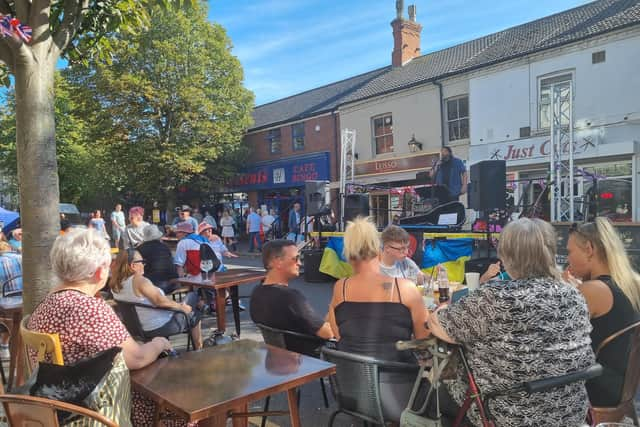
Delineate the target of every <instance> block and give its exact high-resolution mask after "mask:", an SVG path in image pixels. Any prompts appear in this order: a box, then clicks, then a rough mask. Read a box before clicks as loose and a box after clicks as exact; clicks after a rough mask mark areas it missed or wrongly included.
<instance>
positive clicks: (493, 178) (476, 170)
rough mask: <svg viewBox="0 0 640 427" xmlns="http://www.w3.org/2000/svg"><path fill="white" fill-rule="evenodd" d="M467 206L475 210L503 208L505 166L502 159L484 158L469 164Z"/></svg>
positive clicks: (505, 193) (505, 182)
mask: <svg viewBox="0 0 640 427" xmlns="http://www.w3.org/2000/svg"><path fill="white" fill-rule="evenodd" d="M470 175H471V185H470V188H469V207H470V208H472V209H475V210H477V211H492V210H494V209H504V208H505V199H506V197H507V189H506V187H507V167H506V162H505V161H504V160H484V161H482V162H479V163H476V164H473V165H471V173H470Z"/></svg>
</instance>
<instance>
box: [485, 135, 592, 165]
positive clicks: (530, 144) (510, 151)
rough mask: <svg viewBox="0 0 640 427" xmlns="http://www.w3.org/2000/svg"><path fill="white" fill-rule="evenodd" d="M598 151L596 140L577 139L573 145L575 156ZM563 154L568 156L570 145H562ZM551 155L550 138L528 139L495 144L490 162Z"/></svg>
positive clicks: (490, 152)
mask: <svg viewBox="0 0 640 427" xmlns="http://www.w3.org/2000/svg"><path fill="white" fill-rule="evenodd" d="M592 151H593V152H595V151H596V143H595V138H590V137H583V138H576V140H575V142H574V143H573V154H574V156H582V155H588V154H589V153H590V152H592ZM562 152H563V154H568V152H569V143H568V142H566V143H564V144H563V145H562ZM550 154H551V140H550V139H549V138H536V139H527V140H523V141H517V142H508V143H500V144H493V145H492V146H491V147H490V148H489V160H506V161H507V162H511V161H518V160H530V159H536V158H541V157H547V158H548V157H549V155H550Z"/></svg>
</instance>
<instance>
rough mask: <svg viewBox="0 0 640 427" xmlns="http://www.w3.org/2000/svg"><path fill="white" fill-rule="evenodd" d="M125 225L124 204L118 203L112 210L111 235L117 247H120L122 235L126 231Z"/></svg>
mask: <svg viewBox="0 0 640 427" xmlns="http://www.w3.org/2000/svg"><path fill="white" fill-rule="evenodd" d="M125 226H126V224H125V220H124V212H122V205H121V204H120V203H118V204H116V206H115V209H114V210H113V212H111V237H113V243H114V245H115V247H116V248H119V247H120V238H121V237H122V233H124V228H125Z"/></svg>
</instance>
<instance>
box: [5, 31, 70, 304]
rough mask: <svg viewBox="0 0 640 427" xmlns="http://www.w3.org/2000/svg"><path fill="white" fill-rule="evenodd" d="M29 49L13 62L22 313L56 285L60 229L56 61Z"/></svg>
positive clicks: (33, 48)
mask: <svg viewBox="0 0 640 427" xmlns="http://www.w3.org/2000/svg"><path fill="white" fill-rule="evenodd" d="M44 45H46V43H42V44H41V45H40V46H33V47H32V49H31V52H32V54H33V57H23V58H21V59H20V60H18V61H16V72H15V85H16V133H17V156H18V180H19V183H20V186H19V188H20V220H21V224H22V228H23V243H22V245H23V254H22V271H23V282H24V291H23V295H24V313H25V314H29V313H31V312H32V311H33V309H34V308H35V307H36V305H37V304H38V303H40V301H42V299H43V298H44V297H45V296H46V294H47V293H48V292H49V290H50V289H51V287H52V286H53V285H54V284H55V283H54V278H53V273H52V270H51V262H50V260H49V252H50V250H51V247H52V245H53V242H54V240H55V238H56V237H57V236H58V233H59V230H60V213H59V205H58V203H59V187H58V165H57V162H56V142H55V116H54V71H55V68H54V67H55V63H56V59H57V58H53V57H51V54H50V52H46V51H45V49H43V48H44Z"/></svg>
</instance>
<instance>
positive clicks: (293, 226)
mask: <svg viewBox="0 0 640 427" xmlns="http://www.w3.org/2000/svg"><path fill="white" fill-rule="evenodd" d="M300 208H301V207H300V202H295V203H294V204H293V209H291V210H290V211H289V221H288V223H287V224H288V226H289V234H287V239H289V240H291V241H293V242H295V243H299V242H301V241H302V240H304V239H303V236H302V234H301V233H300V224H301V223H302V213H301V212H300Z"/></svg>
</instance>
